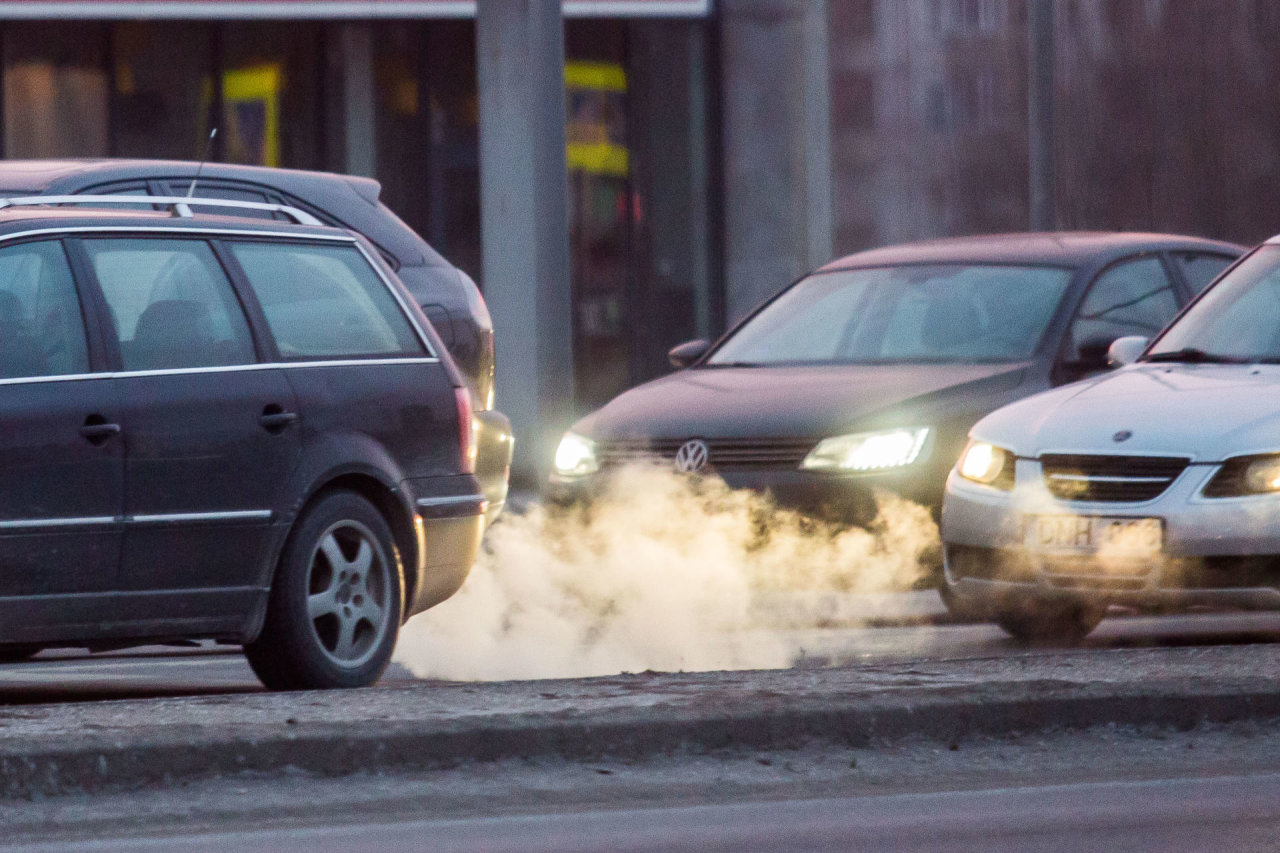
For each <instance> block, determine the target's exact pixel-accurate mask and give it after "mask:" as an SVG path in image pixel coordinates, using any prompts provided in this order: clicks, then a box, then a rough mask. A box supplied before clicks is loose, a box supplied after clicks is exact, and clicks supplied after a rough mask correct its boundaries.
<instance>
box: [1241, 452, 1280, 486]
mask: <svg viewBox="0 0 1280 853" xmlns="http://www.w3.org/2000/svg"><path fill="white" fill-rule="evenodd" d="M1244 487H1245V489H1246V490H1247V491H1250V492H1275V491H1280V456H1272V457H1270V458H1265V459H1255V460H1253V461H1252V462H1250V463H1249V465H1248V467H1246V468H1245V469H1244Z"/></svg>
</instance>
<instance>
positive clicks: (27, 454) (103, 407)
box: [0, 240, 124, 641]
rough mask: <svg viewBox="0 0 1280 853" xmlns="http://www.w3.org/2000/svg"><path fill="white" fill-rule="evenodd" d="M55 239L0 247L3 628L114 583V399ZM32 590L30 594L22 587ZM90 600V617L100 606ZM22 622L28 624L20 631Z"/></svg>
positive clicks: (44, 617)
mask: <svg viewBox="0 0 1280 853" xmlns="http://www.w3.org/2000/svg"><path fill="white" fill-rule="evenodd" d="M92 367H93V365H92V364H91V363H90V348H89V346H88V337H87V335H86V326H85V313H84V312H83V311H82V308H81V302H80V298H79V295H78V293H77V289H76V286H75V283H74V280H73V277H72V274H71V267H70V265H69V263H68V258H67V255H66V253H65V251H64V249H63V245H62V243H61V242H60V241H58V240H41V241H36V242H26V243H19V244H16V245H7V246H4V247H3V248H0V601H2V602H4V606H0V638H3V640H5V641H14V640H30V639H37V638H36V637H34V636H33V635H32V634H31V633H30V632H29V629H30V628H31V627H32V626H43V627H46V628H47V627H49V626H51V625H53V624H55V623H60V622H62V623H65V622H74V621H77V619H79V618H80V616H79V615H77V614H78V613H79V611H78V610H77V607H76V604H75V603H74V602H72V599H74V600H75V601H78V602H80V603H81V604H83V603H85V602H86V601H87V599H86V598H85V596H86V595H92V594H94V593H105V592H107V591H109V590H111V589H113V588H114V587H115V585H116V579H117V569H118V565H119V559H120V542H121V525H120V516H121V512H122V502H123V496H124V486H123V476H124V457H123V450H124V447H123V443H122V441H121V438H120V435H119V431H120V428H119V426H118V424H119V420H120V406H119V402H118V400H117V397H116V389H115V386H114V384H113V381H112V379H111V376H110V374H108V373H96V374H95V373H93V372H91V371H92ZM28 597H36V599H37V601H36V602H35V603H33V602H32V600H31V598H28ZM106 617H107V612H106V611H105V610H99V611H98V612H97V613H96V615H95V618H106ZM24 632H26V633H24Z"/></svg>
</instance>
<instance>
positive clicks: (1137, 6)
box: [0, 0, 1280, 411]
mask: <svg viewBox="0 0 1280 853" xmlns="http://www.w3.org/2000/svg"><path fill="white" fill-rule="evenodd" d="M1040 1H1041V0H565V2H564V6H563V8H564V12H565V15H566V23H565V95H566V112H567V123H566V136H567V143H568V144H567V149H566V159H567V163H568V167H569V184H570V186H569V196H568V209H569V220H570V221H569V240H570V259H571V264H570V266H571V278H572V307H571V311H572V314H573V322H572V329H573V351H574V362H575V376H574V382H575V395H576V405H577V408H578V409H579V411H586V410H589V409H591V408H593V407H595V406H597V405H599V404H601V403H603V402H604V401H605V400H607V399H609V398H610V397H611V396H613V395H614V394H616V393H617V392H619V391H621V390H623V389H624V388H626V387H629V386H631V385H634V384H636V383H637V382H639V381H642V380H644V379H647V378H650V377H652V376H655V375H658V374H659V373H661V372H662V371H664V370H665V369H666V363H665V352H666V350H667V349H668V348H669V347H670V346H672V345H673V344H675V343H678V342H680V341H683V340H686V339H689V338H693V337H700V336H714V335H716V334H718V333H719V332H720V331H722V330H723V329H724V328H725V327H726V325H728V324H730V323H732V322H733V321H734V320H736V319H737V318H740V317H741V316H743V315H744V314H745V313H746V312H748V311H749V310H750V308H751V307H752V306H753V305H755V304H756V303H758V302H759V301H760V300H761V299H763V298H765V297H767V296H768V295H770V294H771V293H773V292H775V291H777V290H778V289H779V288H781V287H783V286H784V285H786V284H787V283H788V282H790V281H791V280H793V279H794V278H796V277H797V276H799V275H801V274H803V273H804V272H805V271H806V270H808V269H811V268H812V267H814V266H816V265H818V264H820V263H821V262H823V261H825V260H826V259H828V258H829V257H831V256H832V255H839V254H844V253H848V252H852V251H856V250H858V249H862V248H867V247H870V246H874V245H881V244H886V243H892V242H899V241H903V240H911V239H920V238H929V237H935V236H945V235H957V234H970V233H977V232H985V231H1018V230H1023V229H1025V228H1026V227H1027V222H1028V200H1027V196H1028V107H1027V97H1028V96H1027V88H1028V73H1027V66H1028V53H1029V51H1028V34H1027V18H1028V3H1029V2H1040ZM481 2H487V0H481ZM475 10H476V6H475V2H474V0H373V2H369V0H361V2H356V0H351V2H347V0H142V2H132V3H124V2H113V0H98V2H84V1H83V0H0V156H3V157H5V158H28V157H42V158H43V157H64V156H66V157H134V156H136V157H173V158H182V159H195V158H199V157H201V156H203V155H204V153H205V151H206V141H207V140H208V137H209V133H210V130H211V129H213V128H215V127H216V128H218V130H219V133H218V135H217V136H216V138H215V139H214V141H213V143H212V148H211V150H210V155H211V156H212V157H213V158H214V159H217V160H224V161H233V162H244V163H259V164H264V165H274V166H285V167H292V168H302V169H326V170H335V171H344V172H350V173H355V174H365V175H371V176H373V177H376V178H378V179H379V180H381V182H382V185H383V197H384V199H385V200H386V201H387V203H388V204H389V205H390V206H391V207H392V208H393V209H395V210H396V211H397V212H398V213H400V215H401V216H402V217H403V218H404V219H405V220H406V221H408V222H409V224H411V225H412V226H413V227H414V228H416V229H417V230H419V231H420V232H421V233H422V234H423V235H424V236H425V237H426V238H427V239H428V240H429V241H430V242H431V243H432V244H433V245H435V246H436V247H437V248H438V249H439V250H440V251H441V252H442V253H444V254H445V255H446V256H447V257H449V258H450V259H451V260H453V261H454V262H455V263H457V264H458V265H459V266H461V267H462V268H463V269H465V270H467V271H468V272H469V273H471V274H472V275H473V276H474V277H475V278H476V279H477V280H478V281H479V282H481V284H482V286H483V281H484V270H483V269H482V268H481V267H482V263H481V257H482V255H481V249H480V246H481V239H482V234H481V217H480V210H479V199H480V192H479V183H480V176H479V168H480V164H479V153H478V152H479V143H478V133H479V131H478V121H479V118H478V116H479V109H478V93H477V82H476V81H477V59H476V30H475V22H474V17H475ZM1052 16H1053V23H1054V35H1053V41H1052V45H1051V50H1052V70H1053V74H1054V88H1053V99H1052V100H1053V111H1052V114H1053V118H1052V120H1053V128H1052V130H1053V139H1054V143H1053V152H1052V153H1053V163H1054V167H1055V168H1054V175H1055V177H1054V181H1053V185H1052V187H1053V219H1054V221H1055V222H1056V224H1057V225H1058V226H1059V227H1063V228H1082V229H1108V228H1134V229H1145V230H1172V231H1182V232H1189V233H1194V234H1200V235H1203V236H1210V237H1219V238H1226V239H1233V240H1239V241H1242V242H1250V241H1256V240H1259V239H1262V238H1264V237H1266V236H1269V235H1270V234H1271V233H1273V232H1277V231H1280V214H1277V213H1276V212H1275V205H1273V204H1272V203H1271V198H1273V197H1274V196H1275V194H1276V192H1277V191H1280V99H1277V98H1276V97H1275V94H1274V93H1275V90H1276V88H1277V84H1278V83H1280V52H1277V51H1276V50H1275V49H1274V47H1273V45H1272V40H1271V38H1270V36H1271V34H1272V33H1274V32H1275V31H1276V28H1277V24H1280V0H1141V2H1139V0H1052ZM0 190H3V188H2V187H0ZM499 334H501V329H499Z"/></svg>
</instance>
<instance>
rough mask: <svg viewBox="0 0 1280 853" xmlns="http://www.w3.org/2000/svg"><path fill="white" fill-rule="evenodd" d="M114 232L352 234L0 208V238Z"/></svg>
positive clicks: (145, 213)
mask: <svg viewBox="0 0 1280 853" xmlns="http://www.w3.org/2000/svg"><path fill="white" fill-rule="evenodd" d="M105 228H109V229H112V230H116V229H122V230H134V229H136V230H138V231H146V230H166V231H168V230H191V231H209V230H217V231H238V232H262V233H264V234H284V235H288V236H298V237H322V238H329V239H332V238H337V237H345V238H347V239H353V236H354V235H352V234H351V233H350V232H348V231H344V230H343V229H341V228H331V227H329V226H327V225H297V224H294V223H292V222H281V221H279V220H274V219H262V218H260V217H239V216H227V215H223V214H204V213H199V212H196V213H194V214H193V215H192V216H175V215H173V214H172V213H170V212H169V211H160V210H157V211H150V210H111V209H104V208H93V207H90V206H88V205H85V206H80V205H75V206H65V207H39V206H36V207H28V206H22V207H6V208H0V238H2V237H10V236H14V235H20V234H25V233H28V232H31V231H41V232H43V231H49V232H59V231H73V230H81V229H105Z"/></svg>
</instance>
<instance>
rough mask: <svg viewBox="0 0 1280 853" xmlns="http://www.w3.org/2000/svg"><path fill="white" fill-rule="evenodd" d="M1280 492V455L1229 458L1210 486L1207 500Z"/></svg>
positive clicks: (1205, 494) (1206, 488) (1208, 486)
mask: <svg viewBox="0 0 1280 853" xmlns="http://www.w3.org/2000/svg"><path fill="white" fill-rule="evenodd" d="M1273 492H1280V455H1272V454H1268V455H1266V456H1237V457H1236V458H1235V459H1228V460H1227V461H1226V462H1224V463H1223V464H1222V468H1221V469H1220V470H1219V471H1218V473H1217V474H1215V475H1213V479H1212V480H1210V481H1209V485H1207V486H1205V487H1204V496H1205V497H1207V498H1238V497H1244V496H1245V495H1267V494H1272V493H1273Z"/></svg>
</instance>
